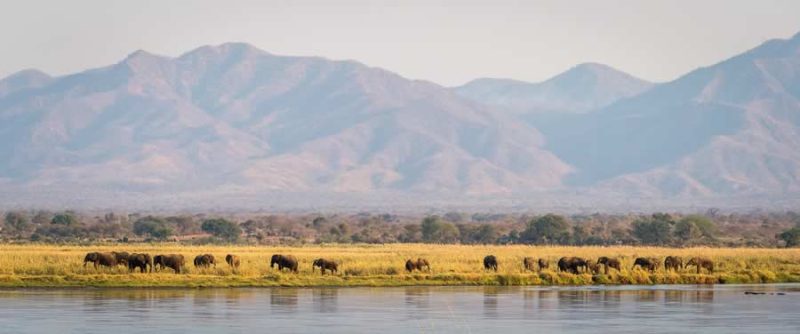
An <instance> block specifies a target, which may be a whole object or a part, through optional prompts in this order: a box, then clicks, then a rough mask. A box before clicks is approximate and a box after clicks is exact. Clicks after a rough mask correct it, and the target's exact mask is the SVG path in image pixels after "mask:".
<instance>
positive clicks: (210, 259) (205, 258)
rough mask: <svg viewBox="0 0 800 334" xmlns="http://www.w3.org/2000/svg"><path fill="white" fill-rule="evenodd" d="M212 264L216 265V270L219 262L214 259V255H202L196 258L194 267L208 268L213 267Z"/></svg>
mask: <svg viewBox="0 0 800 334" xmlns="http://www.w3.org/2000/svg"><path fill="white" fill-rule="evenodd" d="M212 264H213V265H214V268H216V267H217V262H216V260H215V259H214V255H211V254H200V255H198V256H195V258H194V266H195V267H198V268H200V267H203V268H208V267H211V265H212Z"/></svg>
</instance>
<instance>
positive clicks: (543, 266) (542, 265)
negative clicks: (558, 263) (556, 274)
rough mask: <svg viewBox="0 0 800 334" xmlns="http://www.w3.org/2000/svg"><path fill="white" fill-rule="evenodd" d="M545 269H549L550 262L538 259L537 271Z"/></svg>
mask: <svg viewBox="0 0 800 334" xmlns="http://www.w3.org/2000/svg"><path fill="white" fill-rule="evenodd" d="M547 268H550V261H547V260H545V259H539V270H540V271H541V270H545V269H547Z"/></svg>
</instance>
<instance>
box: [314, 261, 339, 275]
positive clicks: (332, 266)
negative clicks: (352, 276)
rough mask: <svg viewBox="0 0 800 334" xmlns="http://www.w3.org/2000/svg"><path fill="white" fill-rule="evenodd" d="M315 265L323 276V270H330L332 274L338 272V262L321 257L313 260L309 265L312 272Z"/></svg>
mask: <svg viewBox="0 0 800 334" xmlns="http://www.w3.org/2000/svg"><path fill="white" fill-rule="evenodd" d="M316 267H319V271H320V272H322V275H323V276H324V275H325V270H330V271H331V273H332V274H336V273H338V272H339V264H337V263H336V262H334V261H331V260H326V259H322V258H320V259H316V260H314V263H313V264H312V265H311V271H312V272H313V271H314V268H316Z"/></svg>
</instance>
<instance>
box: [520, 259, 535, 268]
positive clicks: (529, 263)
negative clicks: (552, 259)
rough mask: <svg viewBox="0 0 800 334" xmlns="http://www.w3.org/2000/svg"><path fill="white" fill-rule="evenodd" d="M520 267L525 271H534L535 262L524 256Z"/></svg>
mask: <svg viewBox="0 0 800 334" xmlns="http://www.w3.org/2000/svg"><path fill="white" fill-rule="evenodd" d="M522 265H523V266H524V267H525V270H530V271H536V260H534V258H532V257H529V256H526V257H525V258H524V259H522Z"/></svg>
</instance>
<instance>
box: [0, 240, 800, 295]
mask: <svg viewBox="0 0 800 334" xmlns="http://www.w3.org/2000/svg"><path fill="white" fill-rule="evenodd" d="M112 250H119V251H128V252H145V253H150V254H151V255H156V254H169V253H180V254H183V255H184V256H185V257H186V259H187V267H186V270H185V272H184V273H182V274H179V275H176V274H173V273H171V271H170V272H166V271H162V272H159V273H153V274H130V273H128V271H127V269H125V268H123V267H118V268H101V269H98V270H95V269H94V268H93V267H92V266H91V265H90V266H87V267H85V268H84V267H83V263H82V261H83V256H84V255H85V254H86V253H87V252H91V251H112ZM201 253H211V254H214V255H215V256H216V257H217V259H218V261H219V262H220V263H219V264H218V265H217V266H216V268H210V269H198V268H195V267H194V266H192V265H191V260H192V259H193V258H194V256H195V255H197V254H201ZM228 253H233V254H237V255H239V256H240V257H241V259H242V264H241V267H240V269H239V270H237V271H236V272H233V271H232V270H231V269H230V268H228V266H227V264H225V262H224V258H225V255H226V254H228ZM274 253H281V254H291V255H294V256H295V257H297V258H298V259H299V261H300V273H298V274H290V273H280V272H278V271H277V269H271V268H269V258H270V256H271V255H272V254H274ZM488 254H494V255H495V256H497V258H498V261H499V262H500V270H499V272H498V273H494V272H488V271H484V270H483V264H482V261H483V257H484V256H485V255H488ZM667 255H679V256H682V257H684V258H685V259H686V258H689V257H692V256H705V257H709V258H711V259H713V260H714V261H715V262H716V265H717V268H716V271H715V272H714V273H712V274H708V273H706V272H703V273H701V274H697V273H696V272H695V271H694V268H692V269H688V270H682V271H681V272H679V273H674V272H665V271H664V268H663V265H662V266H661V267H660V268H659V270H658V271H657V272H656V273H654V274H651V273H648V272H645V271H642V270H639V269H637V270H631V269H630V268H631V266H632V264H633V259H634V258H635V257H637V256H646V257H658V258H660V259H662V260H663V258H664V257H665V256H667ZM525 256H532V257H535V258H546V259H548V260H549V261H550V263H551V269H549V270H544V271H542V272H530V271H525V270H524V268H523V265H522V259H523V258H524V257H525ZM561 256H580V257H585V258H591V259H596V258H597V257H599V256H618V257H620V258H621V260H622V265H623V269H622V272H616V271H613V270H612V272H610V273H609V275H602V274H600V275H591V274H579V275H573V274H568V273H561V272H558V271H557V270H556V269H555V268H556V261H558V258H560V257H561ZM318 257H325V258H329V259H334V260H336V261H337V262H339V263H340V267H339V274H338V275H326V276H324V277H323V276H320V274H319V271H317V272H316V273H312V271H311V262H312V261H313V259H315V258H318ZM417 257H423V258H426V259H428V260H429V261H430V262H431V267H432V270H431V272H424V273H417V272H415V273H413V274H408V273H406V272H405V269H404V267H403V265H404V263H405V260H406V259H408V258H417ZM798 281H800V249H742V248H686V249H672V248H656V247H533V246H462V245H420V244H392V245H315V246H303V247H252V246H179V245H174V244H170V245H158V244H139V245H110V246H88V247H85V246H74V245H73V246H57V245H0V286H5V287H24V286H186V287H200V286H399V285H566V284H681V283H682V284H713V283H775V282H798Z"/></svg>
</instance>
